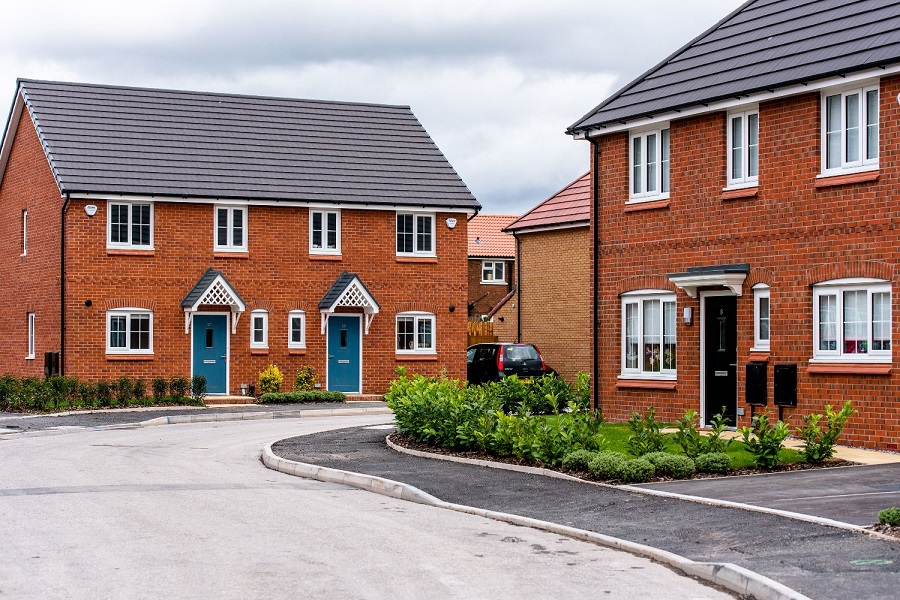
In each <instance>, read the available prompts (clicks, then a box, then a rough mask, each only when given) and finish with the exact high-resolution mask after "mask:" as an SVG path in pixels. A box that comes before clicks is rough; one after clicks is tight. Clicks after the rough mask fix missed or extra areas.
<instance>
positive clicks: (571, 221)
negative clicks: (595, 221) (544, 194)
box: [470, 173, 591, 254]
mask: <svg viewBox="0 0 900 600" xmlns="http://www.w3.org/2000/svg"><path fill="white" fill-rule="evenodd" d="M590 220H591V178H590V173H585V174H584V175H582V176H581V177H579V178H578V179H576V180H575V181H573V182H572V183H570V184H569V185H567V186H566V187H564V188H563V189H561V190H560V191H558V192H556V193H555V194H554V195H552V196H550V197H549V198H548V199H546V200H544V201H543V202H541V203H540V204H538V205H537V206H535V207H534V208H532V209H531V210H530V211H528V212H527V213H525V214H524V215H522V216H521V217H519V218H518V219H516V220H515V221H514V222H513V223H511V224H510V225H508V226H507V228H506V230H507V231H510V232H516V233H518V232H524V231H525V230H527V229H533V228H538V227H559V226H561V225H576V224H577V225H581V224H583V225H588V224H589V223H590ZM470 254H471V252H470Z"/></svg>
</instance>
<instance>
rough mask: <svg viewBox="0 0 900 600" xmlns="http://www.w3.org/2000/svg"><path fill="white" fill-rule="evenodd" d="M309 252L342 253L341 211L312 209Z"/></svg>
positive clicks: (310, 214)
mask: <svg viewBox="0 0 900 600" xmlns="http://www.w3.org/2000/svg"><path fill="white" fill-rule="evenodd" d="M309 253H310V254H340V253H341V213H340V212H339V211H335V210H328V211H326V210H313V211H310V213H309Z"/></svg>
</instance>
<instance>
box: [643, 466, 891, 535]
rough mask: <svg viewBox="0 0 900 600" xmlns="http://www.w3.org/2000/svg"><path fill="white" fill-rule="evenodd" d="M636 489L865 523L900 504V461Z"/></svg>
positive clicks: (666, 484)
mask: <svg viewBox="0 0 900 600" xmlns="http://www.w3.org/2000/svg"><path fill="white" fill-rule="evenodd" d="M635 487H641V488H649V489H653V490H660V491H664V492H672V493H676V494H684V495H687V496H697V497H701V498H711V499H715V500H728V501H731V502H742V503H744V504H751V505H755V506H764V507H767V508H775V509H779V510H786V511H790V512H795V513H801V514H805V515H812V516H815V517H824V518H826V519H833V520H835V521H842V522H844V523H850V524H853V525H863V526H865V525H872V524H873V523H877V522H878V511H880V510H882V509H885V508H889V507H891V506H900V464H889V465H871V466H862V467H840V468H833V469H812V470H808V471H789V472H782V473H770V474H767V475H747V476H744V477H728V478H721V479H692V480H687V481H671V482H665V483H648V484H643V485H639V486H635Z"/></svg>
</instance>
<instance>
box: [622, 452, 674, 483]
mask: <svg viewBox="0 0 900 600" xmlns="http://www.w3.org/2000/svg"><path fill="white" fill-rule="evenodd" d="M689 460H690V459H689ZM655 474H656V468H655V467H654V466H653V463H651V462H650V461H649V460H647V459H645V458H632V459H631V460H628V461H626V462H625V465H624V466H623V467H622V479H624V480H625V481H627V482H629V483H644V482H645V481H650V480H651V479H653V476H654V475H655Z"/></svg>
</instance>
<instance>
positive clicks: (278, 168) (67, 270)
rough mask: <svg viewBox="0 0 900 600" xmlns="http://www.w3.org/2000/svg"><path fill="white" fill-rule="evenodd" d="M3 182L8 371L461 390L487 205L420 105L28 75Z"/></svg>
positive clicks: (0, 205) (8, 141)
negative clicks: (433, 133)
mask: <svg viewBox="0 0 900 600" xmlns="http://www.w3.org/2000/svg"><path fill="white" fill-rule="evenodd" d="M0 168H2V184H0V227H2V235H0V245H2V246H0V332H2V337H3V344H0V372H10V373H15V374H20V375H39V374H42V373H43V369H44V361H43V360H42V359H43V353H44V352H53V351H59V352H61V357H60V363H61V365H60V366H61V369H62V371H63V372H64V373H65V374H67V375H75V376H78V377H82V378H85V379H91V380H97V379H101V378H102V379H111V378H115V377H118V376H120V375H128V376H131V377H143V378H146V379H149V378H152V377H157V376H163V377H170V376H173V375H188V374H203V375H205V376H206V377H207V379H208V380H209V386H210V391H211V392H212V393H218V394H226V393H232V394H234V393H237V392H238V391H239V387H240V386H241V384H247V383H252V382H255V381H256V379H257V375H258V373H259V371H260V370H262V369H263V368H264V367H265V366H266V365H268V364H269V363H275V364H277V365H278V366H280V367H281V368H282V369H283V370H284V371H285V372H286V373H287V375H288V380H289V381H290V380H291V379H292V376H293V373H294V371H295V370H296V369H297V368H298V367H300V366H301V365H310V366H312V367H314V368H315V369H316V372H317V373H318V376H319V380H320V381H322V382H323V383H324V386H325V387H327V388H328V389H333V390H340V391H345V392H349V393H382V392H384V391H385V388H386V386H387V385H388V382H389V381H390V380H391V379H392V378H393V376H394V370H395V369H396V367H397V366H399V365H407V366H408V367H409V368H410V370H411V371H413V372H423V373H429V374H437V373H438V372H439V371H440V370H441V369H446V370H447V372H448V373H449V374H451V376H454V377H463V376H464V364H465V363H464V360H463V356H464V351H465V344H466V311H465V306H466V300H467V295H466V294H467V285H466V223H467V218H468V217H469V216H470V215H472V214H474V213H476V212H477V211H478V209H479V205H478V203H477V202H476V200H475V199H474V198H473V197H472V194H471V193H470V192H469V190H468V189H467V188H466V186H465V185H464V184H463V182H462V181H461V180H460V178H459V176H458V175H457V174H456V172H455V171H454V170H453V168H452V167H451V166H450V164H449V163H448V162H447V160H446V158H445V157H444V156H443V155H442V154H441V152H440V150H438V148H437V147H436V146H435V144H434V143H433V142H432V140H431V138H430V137H429V136H428V134H427V133H426V132H425V130H424V129H423V128H422V126H421V125H420V124H419V122H418V121H417V120H416V118H415V116H414V115H413V114H412V112H411V111H410V110H409V108H408V107H402V106H382V105H373V104H353V103H341V102H324V101H309V100H293V99H282V98H261V97H251V96H237V95H226V94H209V93H195V92H181V91H169V90H151V89H137V88H124V87H115V86H101V85H83V84H69V83H55V82H45V81H31V80H20V81H19V82H18V88H17V91H16V96H15V101H14V104H13V107H12V110H11V113H10V117H9V121H8V124H7V128H6V132H5V137H4V140H3V146H2V154H0Z"/></svg>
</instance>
